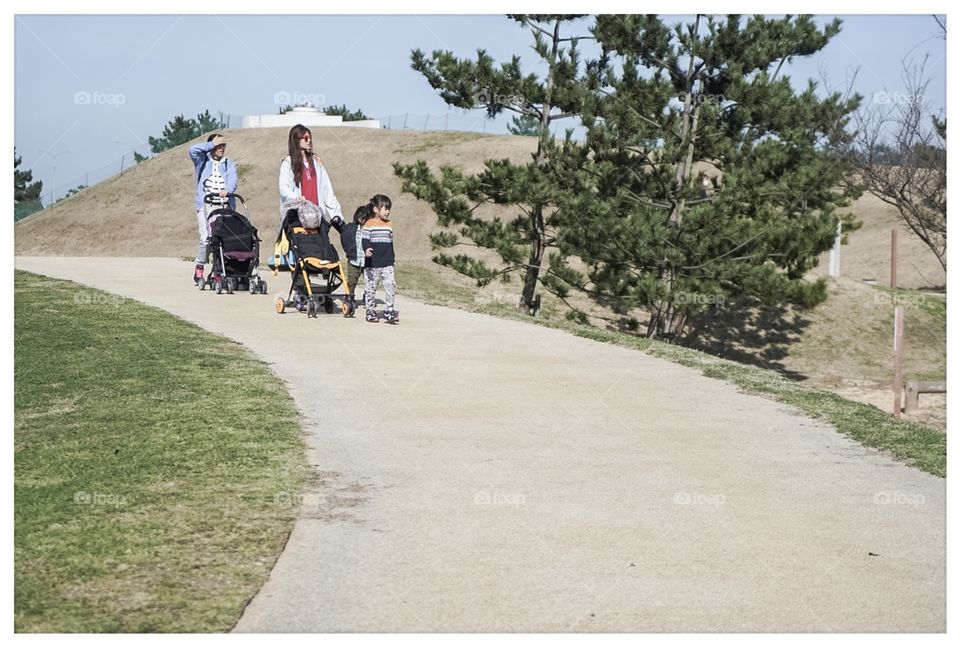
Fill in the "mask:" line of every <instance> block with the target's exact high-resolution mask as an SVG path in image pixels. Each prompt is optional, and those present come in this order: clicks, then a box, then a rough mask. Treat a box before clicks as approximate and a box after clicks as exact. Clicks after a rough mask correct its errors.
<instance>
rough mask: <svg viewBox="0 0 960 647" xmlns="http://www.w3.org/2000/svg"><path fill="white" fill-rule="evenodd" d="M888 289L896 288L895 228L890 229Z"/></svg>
mask: <svg viewBox="0 0 960 647" xmlns="http://www.w3.org/2000/svg"><path fill="white" fill-rule="evenodd" d="M890 289H891V290H896V289H897V230H896V229H891V230H890Z"/></svg>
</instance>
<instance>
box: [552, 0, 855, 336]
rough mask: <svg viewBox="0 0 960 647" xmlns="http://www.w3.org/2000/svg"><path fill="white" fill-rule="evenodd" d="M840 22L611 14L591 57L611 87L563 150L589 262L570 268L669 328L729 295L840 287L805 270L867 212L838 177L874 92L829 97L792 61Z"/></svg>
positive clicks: (573, 219) (780, 295)
mask: <svg viewBox="0 0 960 647" xmlns="http://www.w3.org/2000/svg"><path fill="white" fill-rule="evenodd" d="M839 29H840V23H839V21H834V22H833V23H831V24H830V25H827V26H826V27H825V28H824V29H823V30H819V29H818V28H817V27H816V25H815V24H814V22H813V20H811V19H810V18H809V17H806V16H801V17H791V16H787V17H785V18H783V19H767V18H764V17H762V16H757V17H752V18H749V19H748V20H746V22H745V23H744V22H743V21H742V19H741V18H740V17H739V16H735V15H732V16H728V17H727V18H726V19H725V20H715V19H714V18H713V17H703V16H697V17H696V18H695V19H693V21H691V22H689V23H686V24H677V25H675V26H673V27H670V26H668V25H666V24H664V23H663V22H662V21H661V20H660V19H659V18H657V17H656V16H636V15H629V16H622V15H619V16H614V15H605V16H600V17H598V18H597V21H596V24H595V26H594V28H593V30H592V31H593V33H594V35H595V36H596V37H597V40H598V42H599V44H600V46H601V49H602V51H603V52H604V56H603V57H602V58H601V60H599V61H597V65H596V66H595V67H593V68H591V69H593V70H594V71H595V72H596V75H597V78H596V80H595V85H596V87H599V88H602V91H599V90H598V91H597V92H596V93H595V94H594V99H593V100H592V101H589V102H586V103H585V109H584V114H583V116H582V119H583V123H584V125H585V126H586V127H587V129H588V134H587V139H586V141H585V142H584V143H583V144H577V143H575V142H565V143H564V145H563V147H562V148H563V150H562V152H560V153H554V155H555V156H558V161H557V162H556V163H555V164H554V168H555V169H556V171H557V175H556V177H555V181H556V183H557V185H558V186H562V187H564V197H562V198H561V199H560V200H559V202H560V205H561V213H562V215H563V217H562V218H558V219H557V225H558V227H559V228H560V230H561V237H560V247H561V250H562V251H563V252H564V253H565V254H568V255H575V256H579V257H580V258H582V259H583V260H584V262H585V263H586V264H587V267H588V270H587V272H586V276H581V275H580V274H579V273H578V272H575V271H573V270H572V269H570V268H569V267H566V266H559V265H558V266H557V267H555V268H553V269H554V273H555V274H556V275H557V276H562V277H563V278H564V279H565V280H566V281H567V282H568V283H569V284H571V285H576V286H578V287H582V288H584V289H587V290H588V291H589V292H590V293H592V294H593V295H594V296H596V297H597V298H602V299H604V300H606V301H607V302H610V301H612V302H613V303H615V304H616V305H617V307H618V309H619V310H620V311H621V312H627V311H629V310H630V309H631V308H634V307H646V308H648V309H649V310H650V313H651V316H650V321H649V324H648V327H647V335H648V336H650V337H658V338H666V339H672V338H675V337H676V335H678V334H679V333H680V332H681V331H682V330H683V328H684V325H685V322H686V319H687V317H688V315H689V314H690V313H691V312H693V311H695V310H697V309H701V308H703V307H705V306H707V305H710V304H712V303H717V302H725V301H726V300H727V299H731V300H732V299H734V298H738V297H741V296H751V297H755V298H757V299H759V300H760V301H761V302H765V303H774V302H777V303H792V304H798V305H801V306H810V305H813V304H815V303H817V302H819V301H821V300H822V299H824V298H825V296H826V289H825V284H824V283H823V281H822V280H821V281H816V282H812V283H810V282H806V281H804V280H803V277H804V275H805V274H806V272H807V271H808V270H809V269H811V267H813V265H814V264H815V262H816V258H817V256H818V255H819V254H820V253H821V252H823V251H825V250H827V249H829V248H830V246H831V245H832V243H833V240H834V236H835V234H836V227H837V219H838V218H843V222H844V226H845V229H846V230H847V231H850V230H851V229H853V228H855V227H856V224H855V223H854V222H853V219H852V217H851V216H850V215H843V216H840V215H838V211H837V210H838V208H840V207H843V206H846V205H848V204H849V203H850V200H851V198H852V197H853V196H854V195H855V194H856V192H855V191H843V190H838V189H837V187H839V186H840V185H841V181H842V177H843V173H844V170H845V169H846V166H845V165H844V164H843V163H842V162H841V160H840V159H839V156H838V155H836V154H834V153H833V152H831V151H832V150H833V149H832V146H833V145H834V144H836V143H837V142H841V141H847V140H848V139H849V136H848V135H847V134H846V132H845V130H844V129H845V127H846V125H847V122H848V119H849V115H850V113H851V112H852V111H853V110H855V109H856V107H857V105H858V103H859V97H853V98H844V97H842V96H840V95H838V94H833V95H831V96H828V97H825V98H820V97H819V96H818V93H817V88H816V86H815V84H813V83H812V82H810V83H808V85H807V87H806V89H805V90H804V91H802V92H799V93H797V92H795V91H794V90H793V89H792V87H791V85H790V82H789V79H788V78H787V77H784V76H781V75H780V72H781V69H782V66H783V65H784V63H785V62H787V61H789V60H791V59H792V58H794V57H798V56H808V55H810V54H813V53H815V52H817V51H819V50H820V49H822V48H823V47H824V46H825V45H826V44H827V42H828V41H829V40H830V38H832V37H833V36H835V35H836V34H837V33H838V32H839ZM559 157H562V158H563V162H562V163H561V162H560V161H559ZM701 173H705V174H706V175H707V176H708V177H710V178H711V185H712V190H710V191H703V189H702V187H701V186H700V185H699V183H698V182H697V181H696V179H697V177H698V176H700V177H701V178H702V175H701ZM701 191H703V194H702V193H701Z"/></svg>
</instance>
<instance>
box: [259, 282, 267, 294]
mask: <svg viewBox="0 0 960 647" xmlns="http://www.w3.org/2000/svg"><path fill="white" fill-rule="evenodd" d="M266 293H267V282H266V281H260V294H266Z"/></svg>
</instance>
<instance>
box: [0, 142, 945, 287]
mask: <svg viewBox="0 0 960 647" xmlns="http://www.w3.org/2000/svg"><path fill="white" fill-rule="evenodd" d="M313 130H314V135H315V140H316V146H317V151H318V153H319V154H320V156H321V159H322V160H323V162H324V164H325V165H326V167H327V170H328V172H329V174H330V177H331V180H332V182H333V186H334V190H335V191H336V193H337V197H338V198H339V200H340V203H341V205H342V206H343V211H344V215H345V216H347V217H350V216H351V215H352V214H353V211H354V209H355V208H356V207H357V206H358V205H360V204H363V203H365V202H366V201H367V200H368V199H369V197H370V196H371V195H373V194H374V193H384V194H386V195H388V196H390V197H391V198H392V199H393V201H394V210H393V211H394V218H395V220H396V223H397V225H396V226H397V232H398V235H397V236H398V239H397V247H398V254H399V257H400V259H401V260H404V261H419V262H426V261H429V258H430V256H431V251H430V244H429V241H428V239H427V236H428V234H429V233H430V232H432V231H435V230H436V217H435V215H434V214H433V213H432V212H431V210H430V209H429V207H427V206H426V205H425V204H424V203H422V202H418V201H417V200H416V199H414V198H413V197H411V196H409V195H405V194H403V193H402V192H401V191H400V182H399V180H398V179H397V178H396V177H395V176H394V174H393V169H392V168H391V164H392V163H393V162H394V161H397V160H400V161H404V162H412V161H415V160H417V159H426V160H427V161H428V162H429V163H430V164H431V166H433V167H436V166H439V165H440V164H443V163H452V164H457V165H460V166H463V167H465V168H467V169H469V170H476V169H479V168H480V167H481V165H482V162H483V160H484V159H488V158H503V157H506V158H510V159H513V160H515V161H518V162H523V161H526V160H527V159H529V158H528V155H529V154H530V153H531V152H533V150H534V148H535V146H536V141H535V140H534V139H533V138H529V137H515V136H504V135H483V134H480V133H468V132H446V131H426V132H422V131H416V132H414V131H396V130H367V129H359V128H358V129H353V128H314V129H313ZM226 134H227V136H228V137H229V145H228V147H227V154H228V156H229V157H231V158H232V159H233V160H234V161H235V162H236V163H237V166H238V169H239V174H240V186H239V192H240V194H241V195H243V196H244V197H245V198H246V200H247V206H248V208H249V211H250V216H251V218H252V220H253V222H254V224H255V225H256V226H257V227H258V228H259V229H260V230H261V232H262V237H263V238H264V240H265V241H267V245H265V247H269V243H270V242H272V241H271V237H272V236H273V231H274V227H275V226H276V223H277V220H278V217H279V214H278V210H277V207H278V202H279V193H278V190H277V173H278V169H279V165H280V160H281V159H282V158H283V157H284V155H285V154H286V149H285V147H286V135H287V130H286V129H285V128H265V129H242V130H230V131H227V132H226ZM192 177H193V166H192V164H191V163H190V160H189V158H188V156H187V145H184V146H179V147H177V148H174V149H172V150H170V151H165V152H164V153H161V154H160V155H157V156H156V157H154V158H151V159H150V160H147V161H146V162H143V163H141V164H139V165H137V166H136V167H134V168H132V169H130V170H128V171H127V172H125V173H124V174H123V175H121V176H116V177H113V178H111V179H109V180H106V181H105V182H102V183H100V184H98V185H96V186H93V187H91V188H90V189H88V190H86V191H82V192H80V193H79V194H77V195H75V196H73V197H71V198H68V199H66V200H64V201H62V202H60V203H58V204H56V205H54V206H53V207H51V208H49V209H46V210H44V211H42V212H39V213H37V214H35V215H33V216H30V217H28V218H26V219H24V220H22V221H21V222H19V223H17V225H16V226H15V228H14V232H15V248H16V253H17V254H21V255H56V256H59V255H71V256H192V255H193V253H194V249H195V244H196V243H195V242H194V241H195V236H196V234H195V224H194V216H193V213H192V208H193V179H192ZM853 211H854V213H855V214H856V216H857V217H858V218H860V219H861V220H863V222H864V225H863V227H862V228H861V229H860V230H859V231H857V232H855V233H854V234H852V235H851V236H850V239H849V244H848V245H847V246H845V247H844V248H843V253H842V256H841V274H842V275H843V276H844V277H846V278H850V279H853V280H856V281H860V280H862V279H876V280H877V281H878V282H879V283H880V284H886V283H887V282H888V281H889V275H890V269H889V268H890V230H891V228H897V229H898V230H899V231H900V235H899V237H900V264H899V279H900V281H899V285H900V287H908V288H916V287H933V286H943V285H945V283H946V276H945V273H944V272H943V270H942V269H941V268H940V265H939V263H937V260H936V258H935V257H934V255H933V253H932V252H930V251H929V249H927V248H926V247H925V246H924V245H923V243H922V242H920V240H919V239H918V238H917V237H916V236H915V235H914V234H913V233H912V232H910V231H909V230H908V229H907V228H906V227H905V226H904V225H903V224H902V223H901V222H900V221H899V218H898V215H897V213H896V210H895V209H893V208H892V207H889V206H888V205H885V204H883V203H882V202H880V201H879V200H877V199H876V198H874V197H873V196H870V195H865V196H863V197H861V198H860V200H858V201H857V202H856V203H855V204H854V205H853ZM504 215H506V214H504ZM264 257H265V256H264ZM827 267H828V255H827V254H824V255H823V256H822V257H821V262H820V266H819V268H818V269H817V271H816V273H818V274H825V273H826V271H827Z"/></svg>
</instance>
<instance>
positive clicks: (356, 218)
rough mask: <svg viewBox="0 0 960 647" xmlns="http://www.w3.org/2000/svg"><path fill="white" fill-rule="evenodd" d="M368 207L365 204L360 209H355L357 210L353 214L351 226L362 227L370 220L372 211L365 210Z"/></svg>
mask: <svg viewBox="0 0 960 647" xmlns="http://www.w3.org/2000/svg"><path fill="white" fill-rule="evenodd" d="M369 206H370V205H369V204H365V205H363V206H362V207H357V210H356V211H354V212H353V224H355V225H362V224H363V223H365V222H366V221H367V220H369V219H370V216H372V215H373V211H372V210H368V209H367V207H369ZM368 211H369V213H368Z"/></svg>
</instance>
